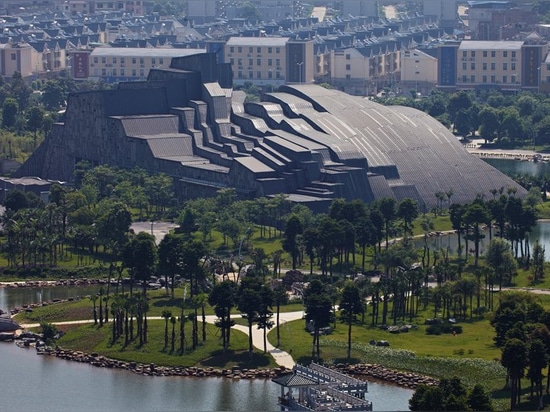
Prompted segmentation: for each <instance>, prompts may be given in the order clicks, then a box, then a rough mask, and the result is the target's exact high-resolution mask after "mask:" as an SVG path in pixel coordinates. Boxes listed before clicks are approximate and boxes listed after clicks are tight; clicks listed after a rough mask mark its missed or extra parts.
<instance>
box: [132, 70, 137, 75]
mask: <svg viewBox="0 0 550 412" xmlns="http://www.w3.org/2000/svg"><path fill="white" fill-rule="evenodd" d="M132 76H133V77H136V76H137V73H136V69H132Z"/></svg>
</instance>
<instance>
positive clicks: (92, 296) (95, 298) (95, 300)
mask: <svg viewBox="0 0 550 412" xmlns="http://www.w3.org/2000/svg"><path fill="white" fill-rule="evenodd" d="M97 298H98V296H97V295H90V300H91V301H92V303H93V305H94V308H93V310H92V313H93V315H94V325H97V309H96V306H95V303H96V302H97Z"/></svg>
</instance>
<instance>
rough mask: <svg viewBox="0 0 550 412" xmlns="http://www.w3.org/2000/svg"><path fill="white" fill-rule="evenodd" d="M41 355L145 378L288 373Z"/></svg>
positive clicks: (67, 353) (48, 351)
mask: <svg viewBox="0 0 550 412" xmlns="http://www.w3.org/2000/svg"><path fill="white" fill-rule="evenodd" d="M39 353H40V354H42V355H50V356H55V357H58V358H61V359H65V360H69V361H73V362H81V363H87V364H89V365H92V366H96V367H98V368H109V369H124V370H127V371H129V372H134V373H138V374H140V375H145V376H187V377H196V378H205V377H218V378H229V379H271V378H274V377H276V376H278V375H280V374H282V373H285V372H289V371H288V370H287V369H286V368H285V367H279V368H273V369H240V368H232V369H216V368H197V367H187V368H185V367H179V366H159V365H155V364H154V363H151V364H142V363H137V362H125V361H120V360H115V359H109V358H106V357H105V356H101V355H99V354H97V353H90V354H87V353H84V352H80V351H73V350H64V349H60V348H55V349H54V348H44V349H42V350H40V352H39Z"/></svg>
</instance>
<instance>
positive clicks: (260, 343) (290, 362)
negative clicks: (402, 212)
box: [21, 311, 304, 369]
mask: <svg viewBox="0 0 550 412" xmlns="http://www.w3.org/2000/svg"><path fill="white" fill-rule="evenodd" d="M303 316H304V312H303V311H299V312H284V313H280V314H279V323H280V327H283V325H284V324H285V323H286V322H291V321H293V320H298V319H302V318H303ZM232 317H233V318H240V317H241V315H240V314H234V315H232ZM147 319H148V320H164V318H162V317H160V316H152V317H148V318H147ZM216 320H217V317H216V316H214V315H209V316H206V322H207V323H211V324H214V322H215V321H216ZM86 323H94V320H93V319H86V320H73V321H67V322H53V324H54V325H56V326H63V325H83V324H86ZM38 327H40V324H39V323H27V324H22V325H21V328H22V329H30V328H38ZM233 329H236V330H238V331H241V332H243V333H244V334H245V335H247V336H248V327H247V326H244V325H235V326H233ZM263 332H264V331H263V330H262V329H258V328H257V327H256V326H255V325H254V326H253V328H252V344H253V345H254V347H255V348H257V349H259V350H261V351H263V350H264V333H263ZM267 352H268V353H269V354H270V355H271V356H273V359H274V360H275V362H276V363H277V365H279V366H284V367H285V368H288V369H292V367H293V366H294V365H295V362H294V359H292V356H291V355H290V354H289V353H287V352H285V351H283V350H281V349H278V348H276V347H274V346H273V345H272V344H270V343H269V341H267Z"/></svg>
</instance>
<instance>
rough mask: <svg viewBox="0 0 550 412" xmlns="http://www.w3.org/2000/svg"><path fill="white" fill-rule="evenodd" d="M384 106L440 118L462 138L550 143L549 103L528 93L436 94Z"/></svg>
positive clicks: (390, 100)
mask: <svg viewBox="0 0 550 412" xmlns="http://www.w3.org/2000/svg"><path fill="white" fill-rule="evenodd" d="M381 103H383V104H399V105H406V106H411V107H415V108H417V109H419V110H422V111H424V112H426V113H428V114H430V115H431V116H434V117H435V118H437V119H438V120H439V121H440V122H441V123H443V124H444V125H446V126H447V127H448V128H449V129H452V130H453V131H455V132H456V133H458V134H459V135H461V136H470V135H472V136H474V135H476V136H481V137H482V138H484V139H485V140H486V141H493V140H495V139H498V141H499V143H510V144H520V145H522V144H523V145H531V146H532V145H534V144H535V143H537V144H539V145H541V144H547V143H550V133H549V132H550V101H549V100H548V98H547V97H546V96H543V95H540V94H539V95H536V94H532V93H529V92H521V93H516V94H504V93H502V92H500V91H498V90H490V91H487V90H476V91H469V92H466V91H460V92H457V93H452V94H451V93H443V92H433V93H432V94H431V95H429V96H426V98H424V99H416V98H403V97H396V98H384V99H381Z"/></svg>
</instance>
